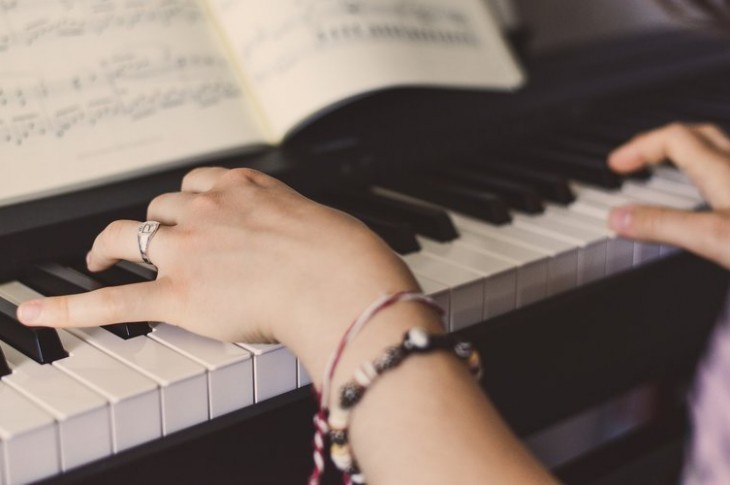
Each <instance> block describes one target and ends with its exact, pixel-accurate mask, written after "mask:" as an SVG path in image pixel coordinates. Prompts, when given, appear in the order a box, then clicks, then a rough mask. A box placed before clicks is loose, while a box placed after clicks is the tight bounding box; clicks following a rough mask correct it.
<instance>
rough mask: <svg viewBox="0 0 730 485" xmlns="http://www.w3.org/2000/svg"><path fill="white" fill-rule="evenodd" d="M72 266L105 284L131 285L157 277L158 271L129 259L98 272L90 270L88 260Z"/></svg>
mask: <svg viewBox="0 0 730 485" xmlns="http://www.w3.org/2000/svg"><path fill="white" fill-rule="evenodd" d="M71 267H72V268H73V269H75V270H76V271H78V272H80V273H83V274H84V275H86V276H88V277H90V278H91V279H94V280H96V281H98V282H99V283H101V284H103V285H104V286H119V285H131V284H134V283H144V282H145V281H154V280H155V279H157V271H155V270H152V269H149V268H146V267H144V266H142V265H139V264H135V263H130V262H129V261H120V262H119V263H117V264H115V265H114V266H112V267H111V268H108V269H106V270H104V271H100V272H98V273H92V272H91V271H89V270H88V269H87V267H86V262H77V263H72V264H71Z"/></svg>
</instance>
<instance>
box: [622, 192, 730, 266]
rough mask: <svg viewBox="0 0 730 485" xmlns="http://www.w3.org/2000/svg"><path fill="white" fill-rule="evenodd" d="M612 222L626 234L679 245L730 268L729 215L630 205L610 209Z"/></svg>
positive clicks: (636, 237) (645, 239)
mask: <svg viewBox="0 0 730 485" xmlns="http://www.w3.org/2000/svg"><path fill="white" fill-rule="evenodd" d="M609 225H610V226H611V228H612V229H613V230H614V231H616V232H617V233H619V234H621V235H623V236H626V237H630V238H634V239H640V240H644V241H651V242H657V243H663V244H671V245H673V246H679V247H681V248H684V249H687V250H688V251H691V252H693V253H695V254H698V255H700V256H704V257H705V258H708V259H711V260H713V261H716V262H718V263H720V264H722V265H724V266H726V267H729V268H730V244H728V242H729V241H730V216H729V215H727V214H723V213H721V212H686V211H680V210H675V209H666V208H662V207H646V206H629V207H619V208H616V209H614V210H613V211H611V215H610V218H609Z"/></svg>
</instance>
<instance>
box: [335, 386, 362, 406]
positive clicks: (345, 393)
mask: <svg viewBox="0 0 730 485" xmlns="http://www.w3.org/2000/svg"><path fill="white" fill-rule="evenodd" d="M363 394H365V388H364V387H362V386H361V385H360V384H357V383H355V382H348V383H347V384H345V385H344V386H342V391H340V405H341V406H342V407H343V408H344V409H349V408H351V407H352V406H354V405H355V404H357V403H358V401H359V400H360V398H362V396H363Z"/></svg>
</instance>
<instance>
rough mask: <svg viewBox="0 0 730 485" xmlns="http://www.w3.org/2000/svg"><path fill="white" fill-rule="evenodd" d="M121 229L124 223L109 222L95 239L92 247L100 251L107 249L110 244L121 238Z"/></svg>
mask: <svg viewBox="0 0 730 485" xmlns="http://www.w3.org/2000/svg"><path fill="white" fill-rule="evenodd" d="M123 227H124V223H123V222H122V221H113V222H110V223H109V224H108V225H107V226H106V227H105V228H104V230H103V231H101V232H100V233H99V235H98V236H97V237H96V241H95V243H94V245H95V246H97V247H101V248H102V249H104V248H107V247H109V245H110V243H112V242H113V241H118V240H120V239H121V238H122V231H123Z"/></svg>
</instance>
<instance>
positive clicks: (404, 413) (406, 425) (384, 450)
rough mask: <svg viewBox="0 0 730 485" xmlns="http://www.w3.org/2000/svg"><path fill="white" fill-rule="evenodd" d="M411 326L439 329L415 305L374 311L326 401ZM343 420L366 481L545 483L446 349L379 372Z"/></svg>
mask: <svg viewBox="0 0 730 485" xmlns="http://www.w3.org/2000/svg"><path fill="white" fill-rule="evenodd" d="M414 326H421V327H425V328H427V329H428V330H429V331H430V332H434V333H435V332H438V331H440V328H441V326H440V323H439V321H438V318H437V316H436V314H435V313H434V312H433V311H432V310H431V309H429V308H427V307H426V306H424V305H422V304H419V303H413V302H404V303H399V304H397V305H395V306H393V307H390V308H388V309H386V310H384V311H383V312H381V313H380V314H378V315H377V316H376V317H375V318H374V319H373V320H372V321H371V322H370V324H369V325H368V326H367V327H365V329H364V330H363V332H362V333H361V334H360V335H359V336H358V337H357V338H356V339H355V340H354V341H353V342H352V344H351V345H350V346H349V347H348V348H347V350H346V351H345V353H344V355H343V358H342V361H341V363H340V365H339V366H338V369H337V372H336V374H335V377H334V381H333V387H332V389H333V398H332V400H331V401H330V402H334V399H336V395H337V390H339V388H340V387H341V386H342V384H344V383H345V382H347V381H348V380H350V379H351V378H352V375H353V373H354V371H355V369H356V368H357V367H358V366H359V365H360V364H362V363H363V362H367V361H372V360H373V359H375V358H376V357H379V356H380V355H381V354H382V352H383V350H384V349H385V348H387V347H389V346H392V345H395V344H397V343H399V342H400V341H401V339H402V337H403V334H404V333H405V332H406V331H407V330H409V329H411V328H413V327H414ZM342 331H343V332H344V329H343V330H342ZM313 342H314V341H313ZM312 345H314V344H312ZM323 347H324V346H323ZM322 352H324V353H329V349H327V350H325V349H324V348H322V349H321V351H320V353H322ZM316 354H317V352H311V351H310V353H309V354H307V353H305V354H304V355H305V362H304V363H305V365H309V366H311V370H310V371H311V372H313V373H318V372H319V373H321V372H322V371H323V367H322V366H321V365H316V364H314V365H313V364H312V362H313V360H312V359H307V357H306V355H316ZM319 361H321V359H314V362H319ZM308 368H309V367H308ZM318 375H319V374H318ZM315 383H316V384H317V385H320V383H321V378H319V377H317V378H315ZM350 418H351V428H350V443H351V446H352V450H353V454H354V456H355V457H356V459H357V460H358V463H359V465H360V467H361V469H362V470H363V473H364V474H365V476H366V477H367V479H368V482H369V483H398V484H401V483H547V482H551V481H552V478H551V477H550V476H549V475H548V474H547V473H546V472H545V471H544V469H543V468H542V467H541V466H540V465H539V464H537V462H536V461H535V460H534V459H533V458H532V457H531V456H530V455H529V454H528V453H527V452H526V451H525V450H524V448H523V447H522V445H521V444H520V442H519V441H518V440H517V439H516V438H515V437H514V435H513V434H512V433H511V432H510V431H509V430H508V429H507V427H506V426H505V424H504V423H503V421H502V420H501V418H500V416H499V415H498V414H497V413H496V411H495V410H494V408H493V407H492V406H491V404H490V403H489V401H488V399H487V398H486V397H485V396H484V394H483V393H482V392H481V389H480V388H479V387H478V386H477V385H476V383H475V382H474V379H473V378H472V376H471V375H470V373H469V372H468V370H467V367H466V365H465V364H464V363H463V362H460V361H459V359H457V358H456V357H454V356H453V355H450V354H449V353H447V352H436V353H430V354H427V355H413V356H411V357H409V358H407V359H406V360H405V361H404V362H403V363H402V364H401V365H400V366H398V367H397V368H395V369H393V370H390V371H388V372H386V373H384V374H383V375H382V376H381V377H380V378H379V379H378V380H377V382H375V383H374V384H373V385H372V387H371V388H369V389H368V391H367V393H366V394H365V397H364V398H363V400H362V401H361V402H360V403H359V404H358V405H357V406H356V407H355V408H354V410H353V412H352V414H351V416H350Z"/></svg>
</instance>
